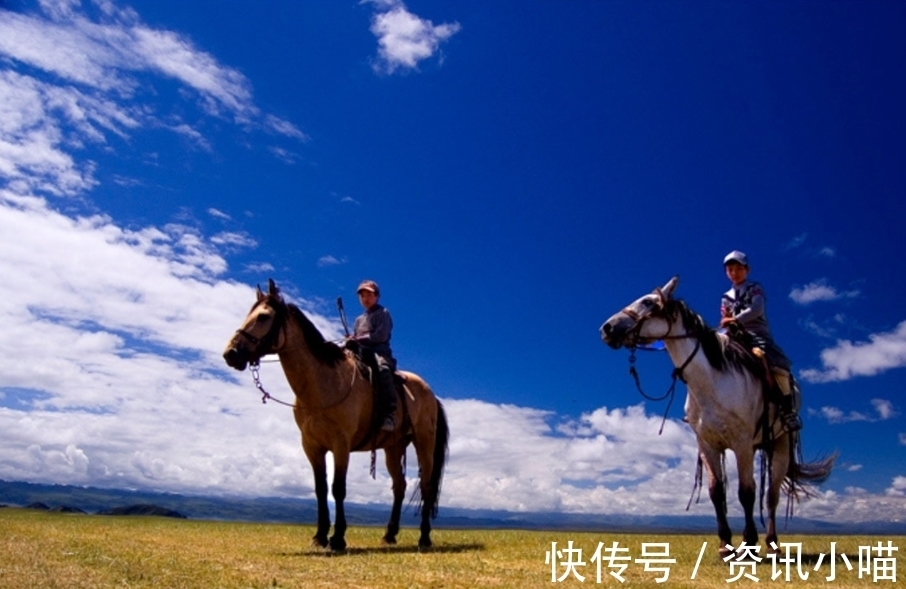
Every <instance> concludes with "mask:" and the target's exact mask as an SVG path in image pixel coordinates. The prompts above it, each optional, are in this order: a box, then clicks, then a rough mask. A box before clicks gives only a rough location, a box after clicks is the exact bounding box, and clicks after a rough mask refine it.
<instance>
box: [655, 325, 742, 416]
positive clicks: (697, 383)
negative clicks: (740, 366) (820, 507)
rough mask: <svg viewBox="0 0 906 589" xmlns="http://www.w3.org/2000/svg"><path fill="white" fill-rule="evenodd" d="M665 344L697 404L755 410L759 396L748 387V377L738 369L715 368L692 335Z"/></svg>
mask: <svg viewBox="0 0 906 589" xmlns="http://www.w3.org/2000/svg"><path fill="white" fill-rule="evenodd" d="M674 335H676V334H674ZM665 344H666V348H667V352H668V353H669V354H670V359H671V360H672V361H673V365H674V366H675V367H676V368H680V367H682V366H683V365H684V364H685V367H684V368H683V370H682V375H681V376H682V378H683V380H685V382H686V389H687V391H688V393H689V396H690V397H692V398H694V399H695V403H696V404H697V405H698V406H700V407H717V406H720V407H723V408H724V409H725V410H729V411H732V412H734V413H740V414H748V413H749V412H751V411H753V410H755V409H756V406H757V404H758V401H759V399H760V395H758V394H757V391H755V390H752V387H751V383H752V379H751V378H747V377H746V375H745V374H743V373H742V372H740V371H738V370H734V369H728V370H717V369H715V368H714V367H713V366H711V364H710V363H709V362H708V359H707V357H706V356H705V351H704V347H703V346H702V345H701V344H700V343H698V341H697V340H696V338H694V337H689V338H683V339H671V340H667V341H666V342H665ZM687 362H688V363H687Z"/></svg>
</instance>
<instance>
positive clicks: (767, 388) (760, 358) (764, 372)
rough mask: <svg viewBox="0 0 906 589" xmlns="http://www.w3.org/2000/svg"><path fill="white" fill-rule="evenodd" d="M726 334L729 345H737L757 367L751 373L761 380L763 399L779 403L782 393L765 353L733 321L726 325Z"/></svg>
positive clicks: (753, 365) (775, 403)
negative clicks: (728, 338)
mask: <svg viewBox="0 0 906 589" xmlns="http://www.w3.org/2000/svg"><path fill="white" fill-rule="evenodd" d="M727 335H728V336H729V337H730V343H731V345H734V346H737V348H738V350H739V352H740V353H742V354H745V355H747V356H748V357H749V358H751V359H752V368H754V367H755V366H757V367H758V369H757V370H752V374H753V375H754V376H755V377H756V378H758V380H760V381H761V385H762V390H763V391H764V398H765V400H766V401H768V402H770V403H772V404H774V405H779V404H780V399H781V397H782V396H783V394H782V393H781V392H780V389H779V388H778V387H777V382H776V381H775V380H774V371H773V370H772V369H771V364H770V362H769V361H768V357H767V354H765V352H764V350H763V349H761V348H760V347H759V346H758V345H757V344H756V343H755V340H754V338H753V337H752V336H751V335H750V334H749V333H748V332H747V331H745V330H744V329H741V328H740V327H739V326H738V325H736V324H735V323H734V324H730V325H729V326H728V328H727Z"/></svg>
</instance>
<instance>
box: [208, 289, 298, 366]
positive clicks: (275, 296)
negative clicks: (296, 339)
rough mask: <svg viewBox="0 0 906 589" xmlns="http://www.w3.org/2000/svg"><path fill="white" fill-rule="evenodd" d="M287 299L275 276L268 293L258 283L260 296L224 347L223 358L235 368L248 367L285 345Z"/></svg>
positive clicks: (258, 294) (258, 295)
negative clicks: (284, 298) (283, 341)
mask: <svg viewBox="0 0 906 589" xmlns="http://www.w3.org/2000/svg"><path fill="white" fill-rule="evenodd" d="M285 319H286V303H284V302H283V298H282V297H281V296H280V292H279V291H278V290H277V285H276V284H274V281H273V280H270V279H269V280H268V292H267V294H265V293H263V292H262V291H261V288H260V287H258V291H257V300H256V301H255V304H254V305H253V306H252V309H251V310H250V311H249V313H248V315H247V316H246V317H245V321H243V323H242V326H241V327H240V328H239V329H237V330H236V332H235V333H234V334H233V337H232V338H230V341H229V342H227V346H226V349H225V350H224V351H223V359H224V360H226V363H227V365H228V366H230V367H232V368H235V369H236V370H245V367H246V366H248V365H249V364H250V363H251V364H254V363H256V362H258V360H260V359H261V357H262V356H265V355H267V354H272V353H275V352H276V351H277V350H278V349H279V347H280V346H281V345H282V341H281V340H282V338H283V330H282V327H283V324H284V322H285Z"/></svg>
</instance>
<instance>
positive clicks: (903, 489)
mask: <svg viewBox="0 0 906 589" xmlns="http://www.w3.org/2000/svg"><path fill="white" fill-rule="evenodd" d="M886 493H887V495H890V496H892V497H906V477H904V476H898V477H894V479H893V481H892V482H891V484H890V487H888V489H887V491H886Z"/></svg>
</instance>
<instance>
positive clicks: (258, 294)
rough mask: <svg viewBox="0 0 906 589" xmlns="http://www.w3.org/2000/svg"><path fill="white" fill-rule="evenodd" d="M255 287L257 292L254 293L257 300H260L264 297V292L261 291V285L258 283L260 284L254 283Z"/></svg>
mask: <svg viewBox="0 0 906 589" xmlns="http://www.w3.org/2000/svg"><path fill="white" fill-rule="evenodd" d="M255 288H256V289H257V290H258V292H256V293H255V295H256V296H257V297H258V302H261V299H263V298H264V293H263V292H261V285H260V284H256V285H255Z"/></svg>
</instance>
